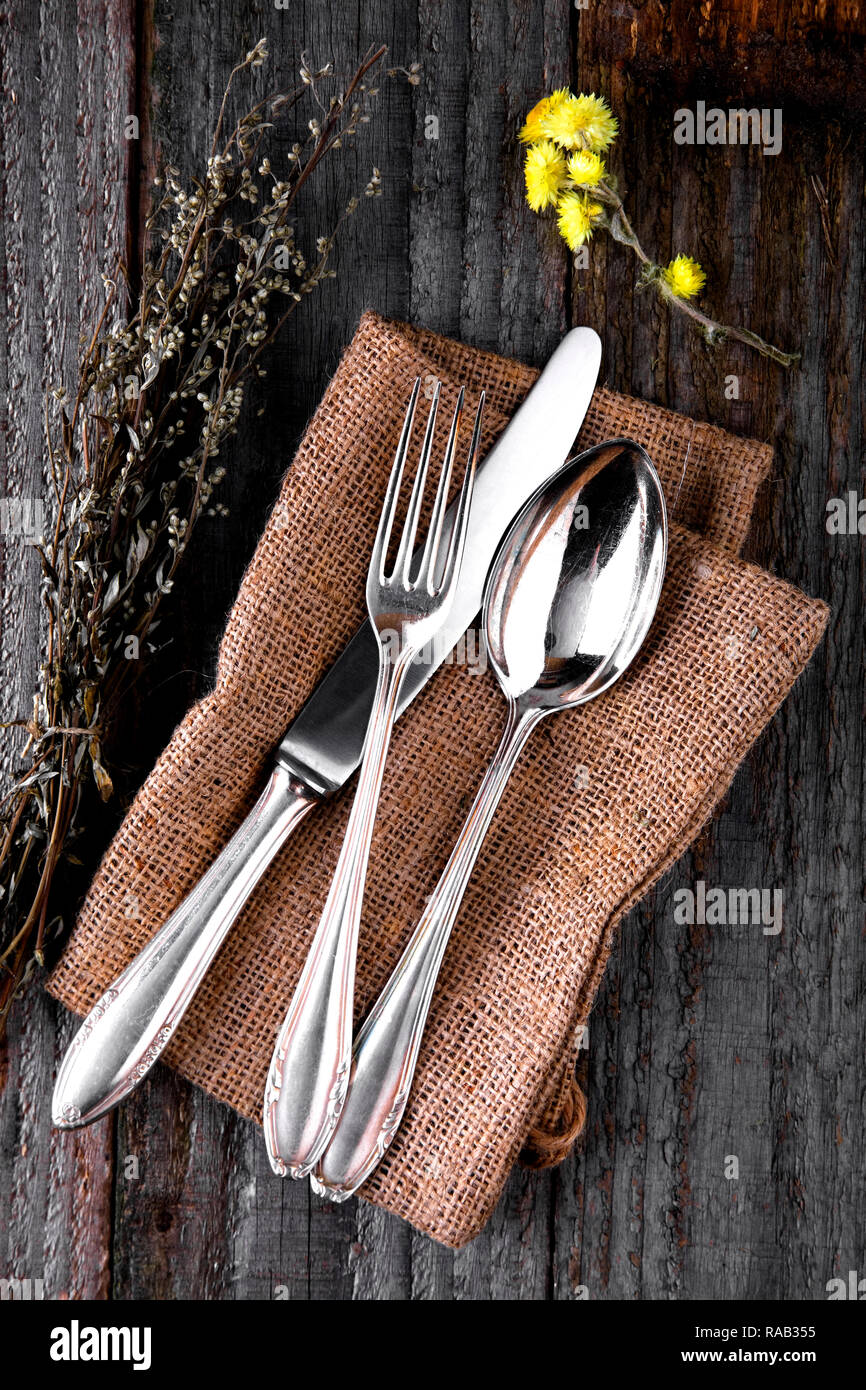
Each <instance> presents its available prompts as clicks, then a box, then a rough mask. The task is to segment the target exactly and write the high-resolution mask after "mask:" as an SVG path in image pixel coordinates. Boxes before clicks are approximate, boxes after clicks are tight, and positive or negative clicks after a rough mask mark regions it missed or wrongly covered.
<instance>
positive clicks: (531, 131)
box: [517, 87, 571, 145]
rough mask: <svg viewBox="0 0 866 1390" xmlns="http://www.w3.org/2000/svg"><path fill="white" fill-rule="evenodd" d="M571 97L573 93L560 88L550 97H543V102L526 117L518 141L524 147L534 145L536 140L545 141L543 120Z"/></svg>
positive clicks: (537, 104) (534, 107) (518, 134)
mask: <svg viewBox="0 0 866 1390" xmlns="http://www.w3.org/2000/svg"><path fill="white" fill-rule="evenodd" d="M570 96H571V93H570V92H569V91H568V90H567V88H565V87H560V88H559V89H558V90H557V91H555V92H552V93H551V95H550V96H549V97H542V99H541V101H539V102H537V103H536V104H535V106H533V108H532V110H531V111H530V113H529V115H528V116H527V117H526V123H525V124H524V125H522V126H521V127H520V130H519V131H518V133H517V138H518V140H520V141H521V143H522V144H524V145H534V144H535V142H536V140H543V139H544V131H543V130H542V129H541V122H542V120H543V119H544V117H545V116H548V115H549V114H550V112H551V111H555V110H556V108H557V107H558V106H561V105H562V103H563V102H564V101H566V100H567V99H568V98H569V97H570Z"/></svg>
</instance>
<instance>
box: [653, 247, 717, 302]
mask: <svg viewBox="0 0 866 1390" xmlns="http://www.w3.org/2000/svg"><path fill="white" fill-rule="evenodd" d="M662 279H663V281H664V282H665V284H666V285H667V287H668V289H669V290H670V292H671V294H675V295H676V297H677V299H693V298H694V297H695V295H696V294H698V292H699V291H700V290H702V289H703V288H704V285H705V284H706V283H707V277H706V275H705V274H704V272H703V271H702V270H701V267H700V266H699V265H698V263H697V261H693V260H692V258H691V256H677V257H676V258H675V259H674V260H672V261H671V263H670V265H669V266H666V267H665V269H664V270H663V271H662Z"/></svg>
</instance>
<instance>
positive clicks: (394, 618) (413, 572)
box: [264, 378, 484, 1178]
mask: <svg viewBox="0 0 866 1390" xmlns="http://www.w3.org/2000/svg"><path fill="white" fill-rule="evenodd" d="M420 384H421V383H420V378H419V379H418V380H416V382H415V385H414V387H413V389H412V396H411V399H410V401H409V406H408V409H407V411H406V418H405V420H404V422H403V429H402V432H401V434H400V441H399V444H398V446H397V453H396V456H395V458H394V466H393V468H392V470H391V477H390V480H389V482H388V488H387V491H386V494H385V502H384V506H383V508H382V517H381V520H380V522H379V529H378V532H377V534H376V540H375V542H374V545H373V553H372V555H371V557H370V568H369V571H368V575H367V608H368V610H369V613H370V621H371V623H372V626H373V630H374V632H375V634H376V638H377V641H378V644H379V677H378V682H377V685H376V694H375V698H374V700H373V709H372V712H371V714H370V722H369V724H368V726H367V736H366V740H365V743H364V755H363V759H362V762H361V770H360V773H359V777H358V786H357V790H356V792H355V799H354V802H353V803H352V810H351V813H350V816H349V823H348V825H347V827H346V835H345V839H344V841H343V847H342V849H341V851H340V857H339V860H338V861H337V867H336V870H335V871H334V877H333V880H332V883H331V887H330V891H329V893H328V897H327V901H326V903H325V907H324V910H323V912H322V916H321V919H320V921H319V925H318V928H317V930H316V934H315V937H314V938H313V944H312V946H311V947H310V951H309V954H308V956H307V960H306V963H305V965H304V968H303V971H302V972H301V976H300V979H299V981H298V984H297V987H296V989H295V993H294V995H293V997H292V1002H291V1004H290V1005H289V1011H288V1013H287V1015H286V1017H285V1020H284V1022H283V1025H282V1028H281V1029H280V1032H279V1034H278V1037H277V1043H276V1047H275V1049H274V1055H273V1059H272V1061H271V1066H270V1070H269V1073H268V1080H267V1085H266V1088H265V1107H264V1130H265V1142H266V1144H267V1150H268V1157H269V1159H270V1162H271V1167H272V1168H273V1170H274V1172H275V1173H278V1174H279V1175H280V1177H292V1178H302V1177H305V1176H306V1175H307V1174H308V1173H309V1172H311V1171H312V1169H313V1168H314V1167H315V1165H316V1163H317V1162H318V1160H319V1158H320V1157H321V1155H322V1154H323V1153H324V1151H325V1149H326V1147H327V1145H328V1141H329V1139H330V1137H331V1134H332V1133H333V1130H334V1128H335V1126H336V1123H337V1120H338V1119H339V1116H340V1111H341V1110H342V1108H343V1103H344V1101H345V1098H346V1091H347V1089H348V1084H349V1070H350V1067H351V1059H352V1005H353V996H354V985H355V959H356V955H357V945H358V930H359V927H360V921H361V906H362V902H363V893H364V880H365V878H366V874H367V861H368V859H369V854H370V842H371V839H372V835H373V823H374V821H375V817H376V807H377V804H378V801H379V792H380V789H381V786H382V775H383V772H384V768H385V758H386V756H387V753H388V745H389V743H390V741H391V730H392V728H393V726H394V719H395V715H396V710H397V701H398V698H399V694H400V687H401V685H402V682H403V678H404V676H405V674H406V672H407V670H408V668H409V666H410V665H411V663H412V661H413V660H414V659H415V658H416V657H417V656H418V654H419V653H420V652H421V651H422V649H423V648H424V647H425V646H426V645H427V644H428V643H430V642H432V641H433V640H434V638H435V637H436V635H437V633H438V631H439V629H440V627H441V625H442V624H443V623H444V621H445V619H446V617H447V615H448V610H449V608H450V605H451V602H452V599H453V597H454V590H455V586H456V581H457V577H458V575H459V571H460V565H461V562H462V559H463V549H464V545H465V541H466V526H467V521H468V518H469V506H470V501H471V497H472V489H473V485H474V481H475V464H476V460H477V456H478V443H479V437H480V434H481V415H482V411H483V407H484V394H483V393H482V395H481V400H480V402H479V405H478V410H477V412H476V415H475V424H474V427H473V431H472V440H471V443H470V446H469V456H468V460H467V463H466V471H465V473H464V476H463V483H462V487H461V490H460V497H459V501H458V504H457V511H456V515H455V519H454V525H453V529H452V531H451V535H450V538H449V539H448V541H447V544H446V543H445V542H444V541H443V521H444V516H445V508H446V505H447V502H448V489H449V486H450V482H451V477H452V473H453V467H454V454H455V450H456V445H457V437H458V434H459V430H460V424H461V420H462V415H463V402H464V395H465V388H464V389H461V391H460V395H459V397H458V401H457V407H456V409H455V411H454V415H453V417H452V420H451V428H450V431H449V434H448V443H447V446H446V449H445V458H444V461H443V465H442V472H441V475H440V478H439V485H438V487H437V490H436V497H435V501H434V503H433V511H432V514H431V520H430V527H429V531H428V534H427V539H426V542H425V545H424V548H423V550H422V551H421V552H420V555H418V554H415V553H414V546H415V537H416V534H417V531H418V522H419V518H420V515H421V506H422V502H423V497H424V488H425V483H426V480H427V473H428V470H429V465H430V455H431V452H432V447H433V433H434V429H435V425H436V415H437V411H438V408H439V394H440V386H439V384H438V383H437V385H436V389H435V391H434V394H433V401H432V404H431V406H430V411H429V414H428V417H427V427H426V430H425V433H424V440H423V444H422V446H421V453H420V458H419V462H418V469H417V472H416V475H415V481H414V484H413V487H412V492H411V496H410V498H409V506H408V509H407V512H406V519H405V521H404V523H403V531H402V534H401V537H400V542H399V545H398V548H397V555H396V558H395V560H394V566H393V569H392V571H391V573H390V575H388V576H387V577H386V574H385V563H386V558H387V554H388V547H389V543H390V540H391V533H392V531H393V529H394V521H395V516H396V510H397V501H398V497H399V495H400V488H401V483H402V480H403V474H404V471H405V467H406V457H407V454H408V450H409V441H410V438H411V434H412V424H413V420H414V417H415V408H416V405H417V402H418V393H419V390H420ZM443 550H444V551H445V559H444V564H443V563H442V554H441V552H442V551H443ZM440 570H441V573H440ZM437 576H438V577H437ZM395 635H396V637H397V641H396V643H394V641H393V638H394V636H395ZM395 646H396V650H395Z"/></svg>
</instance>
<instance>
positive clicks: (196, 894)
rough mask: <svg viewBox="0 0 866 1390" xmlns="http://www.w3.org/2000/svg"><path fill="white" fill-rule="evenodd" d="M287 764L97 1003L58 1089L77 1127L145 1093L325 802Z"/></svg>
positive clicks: (68, 1119)
mask: <svg viewBox="0 0 866 1390" xmlns="http://www.w3.org/2000/svg"><path fill="white" fill-rule="evenodd" d="M320 799H321V798H320V796H319V794H318V793H316V792H314V791H313V790H312V789H311V788H310V787H308V786H307V785H306V784H305V783H303V782H301V781H299V780H298V778H297V777H295V776H293V775H292V773H291V772H289V771H288V769H287V768H284V767H282V766H281V765H280V764H277V765H276V766H275V767H274V769H273V771H272V773H271V775H270V778H269V779H268V782H267V785H266V786H265V789H264V791H263V792H262V794H261V796H260V797H259V799H258V801H257V802H256V804H255V806H254V807H253V809H252V811H251V812H250V814H249V815H248V816H247V818H246V820H245V821H244V822H243V824H242V825H241V826H240V828H239V829H238V830H237V831H236V832H235V834H234V835H233V836H232V838H231V840H229V842H228V844H227V845H226V847H225V849H224V850H223V851H222V853H221V854H220V855H218V857H217V858H216V859H215V860H214V862H213V863H212V864H211V866H210V868H209V869H208V870H207V872H206V873H205V874H204V875H203V877H202V878H201V879H199V881H198V883H197V884H196V886H195V887H194V888H193V890H192V892H191V893H190V894H189V895H188V897H186V898H185V899H184V901H183V902H182V903H181V904H180V906H179V907H178V908H176V909H175V911H174V912H173V913H172V915H171V916H170V917H169V919H168V921H167V922H166V923H165V925H164V926H163V927H161V928H160V930H159V931H158V932H157V933H156V935H155V936H153V937H152V938H151V940H150V941H149V942H148V943H147V945H146V946H145V947H144V949H143V950H142V951H140V952H139V953H138V955H137V956H136V957H135V959H134V960H133V961H132V962H131V964H130V965H128V966H127V968H126V969H125V970H124V972H123V974H122V975H119V976H118V978H117V979H116V980H115V981H114V983H113V984H112V985H111V986H110V987H109V989H108V990H106V992H105V993H104V994H103V996H102V998H101V999H100V1000H99V1001H98V1002H97V1003H96V1004H95V1005H94V1007H93V1008H92V1009H91V1011H90V1013H89V1014H88V1016H87V1018H86V1019H85V1020H84V1022H83V1023H82V1025H81V1028H80V1029H79V1031H78V1032H77V1033H76V1035H75V1037H74V1038H73V1040H72V1043H71V1045H70V1047H69V1050H68V1052H67V1053H66V1056H65V1057H64V1059H63V1063H62V1065H61V1067H60V1072H59V1074H58V1077H57V1083H56V1085H55V1088H54V1098H53V1100H52V1106H51V1110H52V1120H53V1123H54V1124H55V1125H56V1126H57V1127H58V1128H59V1129H77V1128H79V1127H80V1126H81V1125H87V1124H90V1123H91V1122H92V1121H93V1120H98V1119H100V1118H101V1117H102V1116H103V1115H105V1114H106V1113H107V1112H108V1111H109V1110H111V1109H113V1107H114V1106H115V1105H119V1104H120V1102H121V1101H122V1100H125V1098H126V1097H127V1096H128V1095H129V1094H130V1092H131V1091H133V1090H135V1088H136V1086H138V1085H139V1084H140V1083H141V1081H142V1080H143V1078H144V1077H145V1076H146V1075H147V1073H148V1072H149V1071H150V1068H151V1067H152V1066H153V1064H154V1062H155V1061H156V1059H157V1058H158V1056H159V1055H160V1053H161V1052H162V1050H163V1048H164V1047H165V1046H166V1044H167V1042H168V1041H169V1039H170V1038H171V1036H172V1034H173V1033H174V1030H175V1028H176V1027H177V1024H178V1023H179V1021H180V1019H181V1018H182V1017H183V1015H184V1013H185V1012H186V1008H187V1005H188V1004H189V1002H190V1000H191V999H192V996H193V995H194V993H195V991H196V990H197V988H198V986H199V984H200V983H201V980H202V977H203V976H204V974H205V971H206V970H207V968H208V966H209V965H210V963H211V961H212V960H213V958H214V956H215V955H216V953H217V951H218V950H219V948H220V946H221V945H222V942H223V941H224V939H225V937H226V935H227V933H228V931H229V928H230V927H231V925H232V923H233V922H234V920H235V918H236V917H237V916H238V913H239V912H240V910H241V908H242V907H243V905H244V903H245V901H246V899H247V898H248V897H249V895H250V893H251V892H252V890H253V888H254V886H255V884H256V883H257V882H258V881H259V879H260V878H261V876H262V874H263V873H264V872H265V869H266V868H267V867H268V865H269V864H270V862H271V860H272V859H273V858H274V855H275V854H276V853H277V851H278V849H279V848H280V846H281V845H282V844H283V842H284V841H285V840H286V838H287V837H288V835H289V834H290V833H291V831H292V830H293V829H294V828H295V826H296V825H297V824H298V822H299V821H301V820H302V819H303V818H304V816H305V815H306V814H307V812H308V811H310V810H312V808H313V807H314V806H315V805H316V804H317V802H318V801H319V800H320Z"/></svg>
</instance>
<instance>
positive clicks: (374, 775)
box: [264, 642, 416, 1178]
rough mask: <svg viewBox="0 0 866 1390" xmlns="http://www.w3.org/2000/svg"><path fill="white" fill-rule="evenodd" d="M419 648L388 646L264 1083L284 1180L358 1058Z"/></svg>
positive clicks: (298, 1172) (318, 1136)
mask: <svg viewBox="0 0 866 1390" xmlns="http://www.w3.org/2000/svg"><path fill="white" fill-rule="evenodd" d="M415 654H416V652H415V650H414V649H413V648H412V647H411V646H409V645H408V644H405V642H404V645H403V648H402V651H401V652H400V653H399V654H398V655H395V654H394V653H393V652H392V650H391V648H390V644H384V645H383V646H381V647H380V653H379V676H378V680H377V684H376V694H375V697H374V701H373V709H372V713H371V715H370V723H369V725H368V728H367V737H366V742H365V745H364V756H363V761H362V763H361V772H360V776H359V778H358V786H357V789H356V792H355V799H354V801H353V803H352V810H351V813H350V816H349V823H348V826H347V828H346V834H345V838H344V840H343V847H342V849H341V851H340V857H339V860H338V861H337V867H336V870H335V871H334V877H333V879H332V881H331V887H330V890H329V893H328V897H327V901H326V903H325V907H324V910H323V912H322V916H321V919H320V921H319V925H318V928H317V930H316V934H315V937H314V938H313V943H312V946H311V947H310V951H309V954H308V956H307V960H306V964H305V965H304V968H303V971H302V972H301V976H300V979H299V980H298V983H297V986H296V988H295V993H294V995H293V997H292V1001H291V1004H290V1005H289V1011H288V1013H287V1014H286V1017H285V1020H284V1021H283V1025H282V1027H281V1029H280V1032H279V1034H278V1036H277V1042H276V1047H275V1049H274V1055H273V1059H272V1061H271V1066H270V1071H269V1073H268V1081H267V1085H266V1088H265V1104H264V1131H265V1143H266V1145H267V1151H268V1157H269V1159H270V1162H271V1167H272V1168H273V1170H274V1172H275V1173H277V1174H278V1175H279V1176H280V1177H292V1178H300V1177H305V1176H306V1174H307V1173H309V1172H310V1170H311V1169H312V1168H313V1166H314V1165H315V1163H316V1160H317V1159H318V1158H319V1156H320V1154H321V1153H322V1150H323V1149H324V1147H325V1145H326V1144H327V1142H328V1139H329V1138H330V1136H331V1133H332V1131H333V1128H334V1125H335V1124H336V1123H337V1117H338V1116H339V1114H340V1109H341V1107H342V1104H343V1099H344V1097H345V1094H346V1086H347V1084H348V1079H349V1066H350V1063H351V1055H352V1003H353V997H354V988H355V959H356V955H357V947H358V928H359V926H360V920H361V905H362V901H363V890H364V879H365V877H366V873H367V861H368V858H369V854H370V842H371V839H372V836H373V824H374V821H375V818H376V806H377V804H378V800H379V792H380V789H381V786H382V775H383V772H384V769H385V759H386V756H387V752H388V745H389V743H390V741H391V730H392V728H393V726H394V719H395V717H396V712H397V700H398V697H399V693H400V686H401V684H402V681H403V677H404V675H405V672H406V670H407V669H408V666H409V663H410V661H411V660H412V658H413V657H414V655H415Z"/></svg>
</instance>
